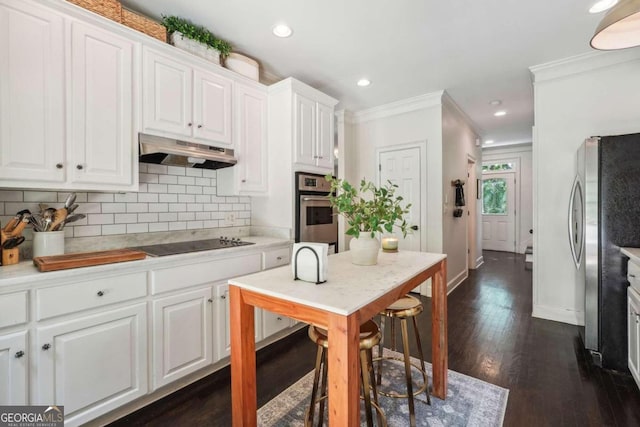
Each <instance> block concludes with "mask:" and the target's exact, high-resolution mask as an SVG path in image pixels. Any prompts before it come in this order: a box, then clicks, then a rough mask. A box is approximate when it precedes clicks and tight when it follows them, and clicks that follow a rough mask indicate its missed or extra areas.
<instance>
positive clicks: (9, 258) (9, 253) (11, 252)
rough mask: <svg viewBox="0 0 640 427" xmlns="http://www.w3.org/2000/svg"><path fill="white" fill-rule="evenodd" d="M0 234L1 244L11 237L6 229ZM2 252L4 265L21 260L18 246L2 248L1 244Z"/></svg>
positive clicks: (1, 257) (0, 249)
mask: <svg viewBox="0 0 640 427" xmlns="http://www.w3.org/2000/svg"><path fill="white" fill-rule="evenodd" d="M0 234H1V235H0V245H2V244H4V242H5V241H6V240H7V239H9V236H8V235H7V234H5V232H4V231H3V232H2V233H0ZM0 254H1V256H0V259H1V260H2V265H13V264H17V263H19V262H20V250H19V249H18V248H13V249H2V248H1V246H0Z"/></svg>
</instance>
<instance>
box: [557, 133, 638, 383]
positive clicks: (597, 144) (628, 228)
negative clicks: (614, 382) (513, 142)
mask: <svg viewBox="0 0 640 427" xmlns="http://www.w3.org/2000/svg"><path fill="white" fill-rule="evenodd" d="M577 171H578V173H577V175H576V178H575V180H574V184H573V188H572V191H571V201H570V209H569V241H570V247H571V251H572V254H573V258H574V261H575V264H576V268H577V269H578V272H579V273H578V282H579V283H578V286H584V292H585V310H584V313H585V328H584V336H583V339H584V344H585V347H586V348H587V349H589V350H590V351H591V353H592V354H593V356H594V361H595V362H596V363H598V364H601V365H602V367H604V368H608V369H614V370H618V371H626V370H627V322H626V316H627V312H626V298H627V286H628V285H629V283H628V282H627V278H626V275H627V264H626V260H627V258H626V257H625V256H624V255H622V254H621V253H620V248H621V247H624V246H630V247H640V134H632V135H619V136H606V137H594V138H590V139H588V140H586V141H585V142H584V144H583V145H582V147H581V148H580V150H579V151H578V156H577Z"/></svg>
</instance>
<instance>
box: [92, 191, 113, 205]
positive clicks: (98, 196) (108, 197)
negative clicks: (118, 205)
mask: <svg viewBox="0 0 640 427" xmlns="http://www.w3.org/2000/svg"><path fill="white" fill-rule="evenodd" d="M88 200H89V202H100V203H104V202H106V203H109V202H113V194H111V193H89V194H88Z"/></svg>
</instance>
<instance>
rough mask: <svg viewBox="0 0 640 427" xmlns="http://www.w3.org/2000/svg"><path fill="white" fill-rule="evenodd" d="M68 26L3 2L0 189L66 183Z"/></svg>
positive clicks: (28, 6)
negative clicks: (66, 37)
mask: <svg viewBox="0 0 640 427" xmlns="http://www.w3.org/2000/svg"><path fill="white" fill-rule="evenodd" d="M63 35H64V22H63V19H62V17H61V16H59V15H56V14H54V13H52V12H50V11H48V10H46V9H41V8H40V7H38V6H36V5H34V4H33V3H27V2H19V1H6V0H1V1H0V58H2V59H1V60H0V187H3V186H16V185H19V186H20V187H25V186H35V185H37V183H38V182H43V181H46V182H49V183H56V182H57V183H61V182H64V180H65V169H64V168H65V153H64V140H65V134H64V111H65V108H64V107H65V104H64V58H65V52H64V39H63Z"/></svg>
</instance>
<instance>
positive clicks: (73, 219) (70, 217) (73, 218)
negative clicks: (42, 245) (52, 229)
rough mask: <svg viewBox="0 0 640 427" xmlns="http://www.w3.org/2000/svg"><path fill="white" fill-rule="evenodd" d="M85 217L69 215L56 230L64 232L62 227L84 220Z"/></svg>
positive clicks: (82, 215)
mask: <svg viewBox="0 0 640 427" xmlns="http://www.w3.org/2000/svg"><path fill="white" fill-rule="evenodd" d="M86 217H87V216H86V215H85V214H75V215H69V216H67V218H65V220H64V221H63V222H62V224H60V226H59V227H58V230H64V226H65V225H67V224H69V223H70V222H76V221H78V220H80V219H83V218H86Z"/></svg>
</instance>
